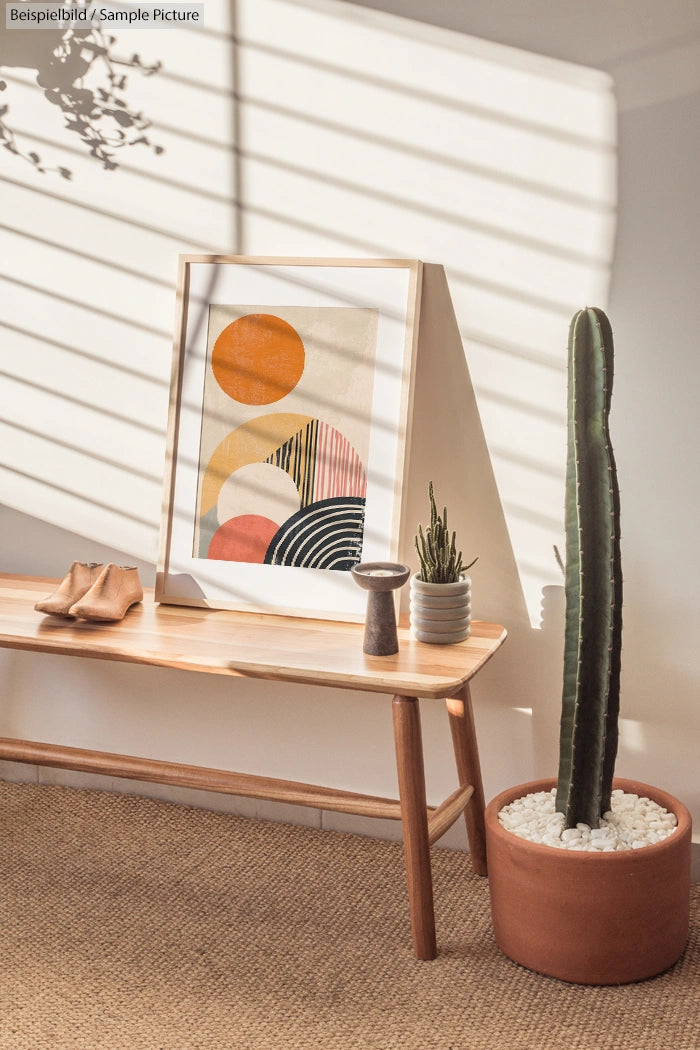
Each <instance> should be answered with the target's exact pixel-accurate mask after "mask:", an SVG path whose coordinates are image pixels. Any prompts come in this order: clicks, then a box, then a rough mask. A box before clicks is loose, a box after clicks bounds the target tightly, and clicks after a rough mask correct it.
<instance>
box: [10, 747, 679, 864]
mask: <svg viewBox="0 0 700 1050" xmlns="http://www.w3.org/2000/svg"><path fill="white" fill-rule="evenodd" d="M0 780H9V781H14V782H16V783H24V784H56V785H58V786H60V787H69V788H86V789H92V790H94V791H113V792H116V793H117V794H120V793H121V794H124V795H127V794H128V795H141V796H143V797H144V798H153V799H160V800H161V801H164V802H174V803H176V804H178V805H181V806H194V807H195V808H197V809H210V810H213V811H214V812H216V813H231V814H232V815H233V816H237V817H248V818H250V819H252V820H271V821H273V822H275V823H278V824H300V825H301V826H303V827H307V828H319V829H323V830H324V831H346V832H349V833H350V834H353V835H365V836H366V837H367V838H374V839H382V840H384V841H389V842H399V841H401V825H400V823H399V822H398V821H395V820H378V819H376V818H372V819H370V818H368V817H358V816H354V815H353V814H351V813H331V812H328V811H325V810H319V809H312V808H307V807H304V806H291V805H288V804H286V803H282V802H269V801H266V800H264V799H254V798H240V797H239V796H237V795H220V794H218V793H216V792H213V791H199V790H193V789H192V788H184V787H171V786H170V785H168V784H153V783H150V782H147V781H141V780H124V779H122V778H120V777H109V776H103V775H101V774H99V773H76V772H74V771H73V770H70V769H57V768H54V767H49V766H33V765H29V764H24V763H22V762H4V761H0ZM438 845H439V846H440V848H442V849H454V850H463V851H464V852H466V851H467V848H468V847H467V836H466V831H465V828H464V822H463V821H459V823H458V824H456V825H455V826H453V827H452V828H450V830H449V831H448V832H447V834H446V835H444V836H443V838H441V839H440V841H439V843H438ZM690 879H691V882H700V842H693V843H692V845H691V868H690Z"/></svg>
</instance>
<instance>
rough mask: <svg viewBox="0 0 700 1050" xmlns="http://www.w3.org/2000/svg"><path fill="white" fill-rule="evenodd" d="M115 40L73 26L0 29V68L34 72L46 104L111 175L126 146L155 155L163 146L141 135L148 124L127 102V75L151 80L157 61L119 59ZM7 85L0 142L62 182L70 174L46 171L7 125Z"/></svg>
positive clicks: (2, 85) (0, 97) (0, 100)
mask: <svg viewBox="0 0 700 1050" xmlns="http://www.w3.org/2000/svg"><path fill="white" fill-rule="evenodd" d="M116 43H117V40H116V37H114V36H111V35H109V34H107V33H105V32H104V31H103V30H102V29H101V28H100V27H99V26H94V25H84V24H76V25H75V26H72V27H71V28H69V29H58V30H55V31H54V30H43V29H40V30H35V29H6V28H5V27H2V28H0V68H1V69H28V70H32V71H34V70H36V83H37V84H38V85H39V87H40V88H42V89H43V92H44V97H45V98H46V100H47V102H48V103H49V104H51V105H53V106H57V107H58V109H59V110H60V111H61V113H62V115H63V120H64V125H65V127H66V128H67V129H68V131H71V132H73V133H74V134H76V135H77V136H78V138H79V139H80V141H81V142H82V144H83V146H84V148H85V149H86V150H87V151H88V153H89V154H90V156H91V157H94V158H95V159H96V160H98V161H100V162H101V164H102V167H103V168H104V169H105V170H107V171H112V170H114V169H115V168H117V167H119V165H118V162H117V161H116V160H115V159H114V158H115V154H116V152H117V151H118V150H121V149H123V148H124V147H125V146H145V147H147V148H148V149H152V150H153V152H154V153H156V154H160V153H163V147H162V146H159V145H156V144H154V143H153V142H151V140H150V138H149V137H148V135H146V134H145V132H146V131H147V129H148V128H149V127H150V121H149V120H148V119H147V118H146V117H145V116H144V114H143V113H141V112H139V111H137V110H135V109H133V108H132V107H131V106H130V105H129V101H128V98H127V73H126V70H138V71H139V72H140V73H141V74H142V75H143V76H152V75H153V74H154V73H157V72H158V71H159V70H160V68H161V63H160V62H154V63H152V64H147V63H144V62H143V61H142V59H141V57H140V55H138V54H132V55H131V56H130V57H128V58H123V57H120V56H118V55H117V53H116V51H115V45H116ZM9 90H10V85H9V84H8V83H7V81H6V80H5V79H0V92H2V94H0V142H1V144H2V146H3V148H4V149H6V150H8V151H9V152H10V153H13V154H16V155H17V156H18V157H20V158H22V159H24V160H25V161H27V162H29V163H30V164H32V165H34V167H35V168H36V169H37V171H39V172H41V173H42V174H43V173H45V172H47V171H56V172H58V173H59V175H61V176H62V178H64V179H70V178H72V172H71V170H70V169H69V168H66V167H64V166H58V167H51V168H48V167H47V166H46V165H45V163H44V162H43V161H42V158H41V157H40V156H39V154H38V153H36V152H34V151H33V150H31V151H30V150H26V149H23V148H22V146H21V144H20V136H18V134H17V133H16V132H15V131H14V130H13V128H12V126H11V123H9V122H8V119H7V118H8V114H9V111H10V106H9V103H7V102H6V101H5V100H6V98H7V95H6V94H5V93H6V92H8V91H9Z"/></svg>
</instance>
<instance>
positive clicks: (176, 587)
mask: <svg viewBox="0 0 700 1050" xmlns="http://www.w3.org/2000/svg"><path fill="white" fill-rule="evenodd" d="M421 278H422V264H421V263H420V262H419V261H417V260H401V259H399V260H395V259H306V258H274V257H270V258H268V257H264V258H260V257H251V256H235V255H230V256H228V255H182V256H180V264H179V272H178V285H177V311H176V325H175V340H174V347H173V366H172V373H171V390H170V406H169V420H168V441H167V458H166V471H165V484H164V500H163V515H162V523H161V536H160V547H159V554H158V571H157V575H156V592H155V598H156V601H159V602H166V603H170V604H176V605H193V606H204V607H211V608H215V609H248V610H251V611H256V612H268V613H279V614H286V615H296V616H309V617H318V618H325V619H339V620H360V619H362V618H363V616H364V611H365V604H366V595H364V594H363V592H362V591H361V590H360V589H359V588H358V587H357V586H356V584H355V583H354V581H353V579H352V575H351V571H350V569H351V567H352V565H353V564H356V563H357V562H360V561H396V559H397V557H398V554H399V550H400V544H401V538H402V537H401V521H402V509H403V495H404V476H405V471H406V467H407V462H406V459H407V450H408V439H409V428H410V420H411V409H412V399H413V373H414V359H415V351H416V345H417V336H418V316H419V308H420V293H421Z"/></svg>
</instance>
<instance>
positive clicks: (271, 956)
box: [0, 784, 700, 1050]
mask: <svg viewBox="0 0 700 1050" xmlns="http://www.w3.org/2000/svg"><path fill="white" fill-rule="evenodd" d="M0 804H1V806H2V817H1V818H0V824H1V827H2V832H1V839H0V855H1V856H2V876H1V879H0V894H1V903H2V911H1V915H2V927H1V930H0V988H1V991H0V1048H1V1050H103V1048H104V1050H123V1048H128V1050H227V1048H234V1047H235V1048H238V1047H240V1048H245V1050H297V1048H299V1050H311V1048H323V1050H346V1048H348V1050H350V1048H352V1050H364V1048H368V1050H369V1048H371V1050H393V1048H401V1050H498V1048H501V1047H503V1048H506V1050H628V1048H629V1050H698V1047H699V1046H700V887H698V886H694V887H693V894H694V897H693V920H692V934H691V940H690V943H689V945H688V948H687V951H686V953H685V955H684V957H683V958H682V960H681V961H680V962H679V963H678V964H677V965H676V966H675V967H674V968H673V970H671V971H670V972H669V973H667V974H664V975H662V976H660V977H657V978H655V979H654V980H651V981H647V982H644V983H642V984H638V985H628V986H625V987H622V988H585V987H581V986H574V985H566V984H562V983H559V982H557V981H553V980H550V979H548V978H544V977H539V976H537V975H535V974H532V973H529V972H528V971H526V970H524V969H522V968H520V967H518V966H516V965H515V964H513V963H511V962H510V961H509V960H507V959H506V958H505V957H503V956H502V955H501V954H500V953H499V951H498V949H497V948H496V947H495V945H494V942H493V940H492V936H491V930H490V925H489V911H488V887H487V884H486V882H485V880H482V879H478V878H476V877H475V876H472V875H471V874H470V873H469V872H468V869H467V863H466V859H465V857H464V855H463V854H458V853H453V852H449V851H446V850H440V849H436V850H435V851H434V870H435V883H436V898H437V900H436V907H437V918H438V939H439V946H440V956H439V958H438V959H437V960H435V961H434V962H431V963H420V962H417V961H416V960H414V958H413V956H412V952H411V948H410V933H409V926H408V917H407V907H406V893H405V884H404V871H403V860H402V850H401V847H400V846H398V845H396V844H391V843H384V842H377V841H373V840H369V839H363V838H360V837H357V836H352V835H341V834H337V833H330V832H324V831H310V830H307V829H305V828H300V827H289V826H285V825H279V824H271V823H262V822H258V821H249V820H243V819H240V818H235V817H229V816H226V815H222V814H217V813H211V812H207V811H202V810H194V809H189V808H185V807H180V806H175V805H171V804H168V803H159V802H154V801H150V800H144V799H141V798H136V797H131V796H128V795H110V794H105V793H101V792H93V791H75V790H67V789H64V788H54V787H36V786H33V785H32V786H27V785H17V784H0Z"/></svg>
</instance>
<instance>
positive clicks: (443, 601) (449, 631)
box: [410, 481, 477, 645]
mask: <svg viewBox="0 0 700 1050" xmlns="http://www.w3.org/2000/svg"><path fill="white" fill-rule="evenodd" d="M428 498H429V501H430V524H429V525H428V526H427V527H426V529H425V532H424V531H423V526H422V525H419V526H418V534H417V536H416V537H415V541H414V542H415V547H416V552H417V554H418V560H419V561H420V572H418V573H416V574H415V575H414V576H413V577H412V578H411V588H410V590H411V634H412V635H413V637H414V638H417V639H418V641H420V642H431V643H435V644H439V645H447V644H450V643H452V642H461V641H463V640H464V639H465V638H468V637H469V631H470V627H471V586H472V584H471V579H470V578H469V576H468V575H467V570H468V569H470V568H471V567H472V565H473V564H474V562H476V561H477V559H476V558H474V559H473V561H470V562H469V564H468V565H463V563H462V552H461V551H458V550H457V536H456V533H454V532H453V533H452V534H451V535H450V531H449V529H448V527H447V507H444V508H443V511H442V514H438V509H437V504H436V502H435V491H434V489H433V483H432V481H431V482H430V484H429V486H428Z"/></svg>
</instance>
